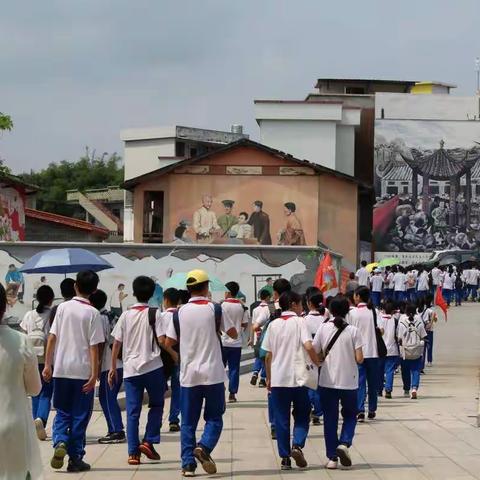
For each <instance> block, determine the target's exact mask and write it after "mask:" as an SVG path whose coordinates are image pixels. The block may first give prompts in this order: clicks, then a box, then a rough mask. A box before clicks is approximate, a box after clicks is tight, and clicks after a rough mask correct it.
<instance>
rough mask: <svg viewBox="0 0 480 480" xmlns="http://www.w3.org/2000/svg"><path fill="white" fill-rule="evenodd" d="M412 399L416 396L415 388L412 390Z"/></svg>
mask: <svg viewBox="0 0 480 480" xmlns="http://www.w3.org/2000/svg"><path fill="white" fill-rule="evenodd" d="M411 398H412V400H416V399H417V398H418V397H417V391H416V390H412V397H411Z"/></svg>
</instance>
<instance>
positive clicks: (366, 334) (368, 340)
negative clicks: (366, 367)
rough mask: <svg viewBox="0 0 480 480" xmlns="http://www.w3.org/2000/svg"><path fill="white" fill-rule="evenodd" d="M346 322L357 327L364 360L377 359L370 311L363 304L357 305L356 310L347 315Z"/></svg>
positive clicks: (373, 325)
mask: <svg viewBox="0 0 480 480" xmlns="http://www.w3.org/2000/svg"><path fill="white" fill-rule="evenodd" d="M378 317H379V314H378V312H377V319H378ZM347 322H348V323H349V324H350V325H353V326H354V327H357V328H358V330H359V331H360V334H361V335H362V339H363V356H364V357H365V358H378V348H377V336H376V333H375V324H374V322H373V312H372V310H370V309H369V308H368V307H367V305H366V304H365V303H359V304H358V305H357V307H356V308H354V309H352V310H350V312H349V313H348V315H347ZM377 323H378V322H377Z"/></svg>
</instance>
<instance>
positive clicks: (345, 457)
mask: <svg viewBox="0 0 480 480" xmlns="http://www.w3.org/2000/svg"><path fill="white" fill-rule="evenodd" d="M336 452H337V455H338V459H339V460H340V463H341V464H342V465H343V466H344V467H351V466H352V459H351V458H350V452H349V451H348V447H347V446H346V445H339V446H338V447H337V450H336Z"/></svg>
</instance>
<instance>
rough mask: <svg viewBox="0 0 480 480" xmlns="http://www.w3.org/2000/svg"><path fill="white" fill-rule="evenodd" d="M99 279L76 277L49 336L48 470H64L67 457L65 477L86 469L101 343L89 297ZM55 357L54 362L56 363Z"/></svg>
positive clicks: (84, 274)
mask: <svg viewBox="0 0 480 480" xmlns="http://www.w3.org/2000/svg"><path fill="white" fill-rule="evenodd" d="M97 286H98V275H97V274H96V273H95V272H92V271H91V270H85V271H82V272H79V273H78V274H77V278H76V281H75V290H76V293H77V295H76V296H75V297H73V299H72V300H69V301H67V302H64V303H62V304H60V305H59V306H58V308H57V312H56V314H55V319H54V321H53V324H52V327H51V329H50V335H49V337H48V344H47V352H46V355H45V357H46V358H45V368H44V369H43V373H42V376H43V379H44V380H45V381H47V382H49V381H50V380H51V379H52V365H53V406H54V407H55V409H56V415H55V420H54V421H53V435H52V437H53V445H54V454H53V458H52V460H51V462H50V465H51V466H52V468H54V469H60V468H62V467H63V463H64V459H65V456H66V455H67V454H68V456H69V460H68V467H67V471H69V472H84V471H87V470H90V465H89V464H88V463H86V462H84V461H83V457H84V455H85V433H86V430H87V426H88V422H89V420H90V416H91V413H92V408H93V395H94V391H95V383H96V381H97V378H98V345H99V344H100V343H103V342H104V341H105V337H104V334H103V328H102V323H101V320H100V314H99V313H98V311H97V310H96V309H95V308H94V307H93V306H92V305H91V304H90V301H89V300H88V297H89V296H90V295H91V294H92V293H93V292H94V291H95V290H96V289H97ZM54 358H55V362H54Z"/></svg>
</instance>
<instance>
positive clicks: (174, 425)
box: [169, 422, 180, 432]
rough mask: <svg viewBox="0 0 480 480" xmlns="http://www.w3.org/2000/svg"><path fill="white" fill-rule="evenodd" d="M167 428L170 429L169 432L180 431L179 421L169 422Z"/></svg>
mask: <svg viewBox="0 0 480 480" xmlns="http://www.w3.org/2000/svg"><path fill="white" fill-rule="evenodd" d="M169 430H170V432H179V431H180V425H179V423H178V422H170V425H169Z"/></svg>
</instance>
